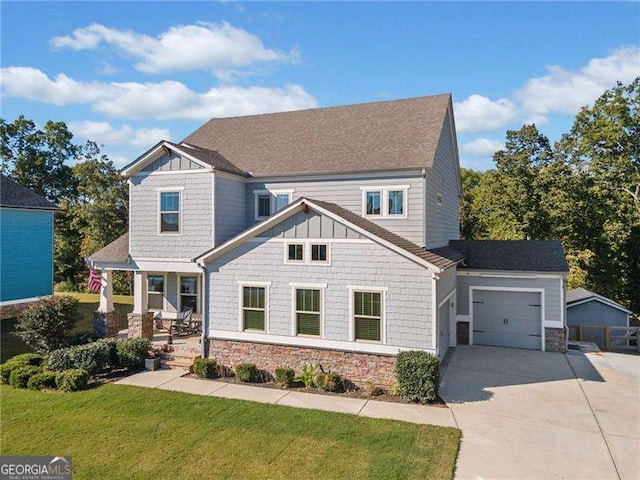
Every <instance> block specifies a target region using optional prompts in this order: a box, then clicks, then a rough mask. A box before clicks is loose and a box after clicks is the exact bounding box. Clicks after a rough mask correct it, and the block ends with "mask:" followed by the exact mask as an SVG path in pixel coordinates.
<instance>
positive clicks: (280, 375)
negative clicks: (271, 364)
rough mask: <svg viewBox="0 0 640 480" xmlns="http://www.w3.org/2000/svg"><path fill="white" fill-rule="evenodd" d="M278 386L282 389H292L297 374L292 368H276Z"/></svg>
mask: <svg viewBox="0 0 640 480" xmlns="http://www.w3.org/2000/svg"><path fill="white" fill-rule="evenodd" d="M275 373H276V385H278V386H279V387H281V388H290V387H291V385H293V380H294V379H295V376H296V372H294V371H293V368H290V367H278V368H276V372H275Z"/></svg>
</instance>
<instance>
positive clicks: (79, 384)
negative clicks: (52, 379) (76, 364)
mask: <svg viewBox="0 0 640 480" xmlns="http://www.w3.org/2000/svg"><path fill="white" fill-rule="evenodd" d="M88 382H89V373H88V372H87V371H86V370H83V369H81V368H72V369H69V370H65V371H64V372H62V373H59V374H58V375H56V386H57V387H58V389H60V390H62V391H63V392H77V391H79V390H84V389H85V388H87V383H88Z"/></svg>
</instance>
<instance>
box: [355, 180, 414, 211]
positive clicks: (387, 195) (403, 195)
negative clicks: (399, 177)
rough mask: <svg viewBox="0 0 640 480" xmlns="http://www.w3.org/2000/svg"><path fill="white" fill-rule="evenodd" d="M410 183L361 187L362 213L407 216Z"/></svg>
mask: <svg viewBox="0 0 640 480" xmlns="http://www.w3.org/2000/svg"><path fill="white" fill-rule="evenodd" d="M409 187H410V186H409V185H400V186H385V187H361V188H360V189H361V190H362V215H363V216H365V217H379V218H406V217H407V196H408V194H409Z"/></svg>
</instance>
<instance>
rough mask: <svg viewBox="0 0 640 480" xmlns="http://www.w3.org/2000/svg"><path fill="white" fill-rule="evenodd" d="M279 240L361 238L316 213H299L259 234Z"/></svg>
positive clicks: (340, 224)
mask: <svg viewBox="0 0 640 480" xmlns="http://www.w3.org/2000/svg"><path fill="white" fill-rule="evenodd" d="M260 237H280V238H333V239H346V238H363V237H362V235H360V234H359V233H358V232H355V231H353V230H351V229H350V228H347V227H346V226H345V225H343V224H342V223H340V222H336V221H335V220H333V219H331V218H329V217H327V216H326V215H321V214H319V213H317V212H314V211H310V212H309V213H304V212H300V213H297V214H295V215H293V216H291V217H289V218H287V219H286V220H284V221H282V222H280V223H279V224H278V225H276V226H275V227H273V228H270V229H269V230H266V231H265V232H263V233H261V234H260Z"/></svg>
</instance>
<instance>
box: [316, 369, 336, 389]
mask: <svg viewBox="0 0 640 480" xmlns="http://www.w3.org/2000/svg"><path fill="white" fill-rule="evenodd" d="M316 384H317V385H318V387H320V388H321V389H322V390H324V391H325V392H337V391H338V390H340V387H341V386H342V377H341V376H340V375H338V374H337V373H333V372H327V373H324V372H322V373H320V374H319V375H318V376H317V377H316Z"/></svg>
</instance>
